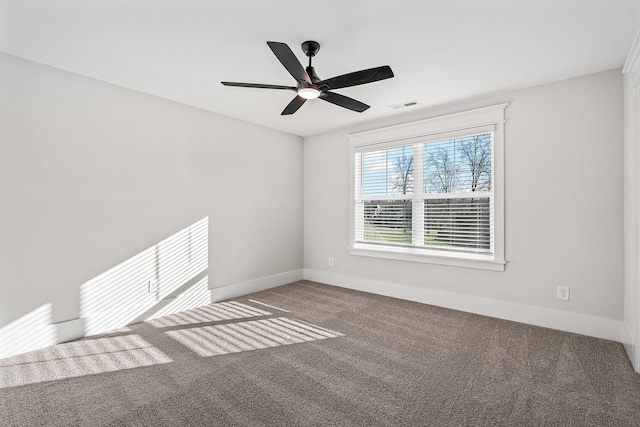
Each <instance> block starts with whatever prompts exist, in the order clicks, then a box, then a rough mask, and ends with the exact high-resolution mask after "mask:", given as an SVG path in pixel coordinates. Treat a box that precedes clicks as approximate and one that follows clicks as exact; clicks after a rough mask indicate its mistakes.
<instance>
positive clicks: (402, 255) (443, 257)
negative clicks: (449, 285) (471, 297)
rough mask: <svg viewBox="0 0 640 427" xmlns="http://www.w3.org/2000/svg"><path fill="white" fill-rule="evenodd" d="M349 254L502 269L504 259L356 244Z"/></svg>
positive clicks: (482, 268)
mask: <svg viewBox="0 0 640 427" xmlns="http://www.w3.org/2000/svg"><path fill="white" fill-rule="evenodd" d="M349 254H350V255H356V256H367V257H373V258H385V259H393V260H398V261H410V262H424V263H429V264H440V265H448V266H452V267H466V268H477V269H481V270H492V271H504V266H505V261H498V260H495V259H494V257H493V256H487V255H479V254H456V255H455V256H451V254H450V253H448V252H438V251H424V250H420V249H411V248H392V247H384V248H383V247H379V246H376V245H366V244H361V243H360V244H356V245H355V246H353V247H350V248H349Z"/></svg>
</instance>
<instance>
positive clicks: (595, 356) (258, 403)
mask: <svg viewBox="0 0 640 427" xmlns="http://www.w3.org/2000/svg"><path fill="white" fill-rule="evenodd" d="M0 425H2V426H153V427H157V426H466V425H469V426H545V425H554V426H555V425H557V426H639V425H640V375H638V374H636V373H634V372H633V370H632V367H631V364H630V363H629V360H628V359H627V357H626V354H625V352H624V349H623V347H622V345H621V344H620V343H615V342H611V341H606V340H601V339H596V338H590V337H585V336H581V335H576V334H570V333H565V332H559V331H555V330H550V329H545V328H539V327H535V326H529V325H525V324H520V323H515V322H509V321H504V320H498V319H494V318H490V317H484V316H478V315H474V314H469V313H464V312H460V311H454V310H448V309H444V308H439V307H434V306H430V305H424V304H418V303H412V302H408V301H402V300H398V299H393V298H387V297H382V296H378V295H373V294H368V293H363V292H357V291H352V290H348V289H343V288H338V287H333V286H328V285H323V284H318V283H313V282H308V281H300V282H296V283H292V284H289V285H285V286H280V287H278V288H274V289H270V290H267V291H263V292H258V293H255V294H251V295H247V296H244V297H241V298H236V299H234V300H233V301H227V302H224V303H215V304H210V305H207V306H204V307H200V308H197V309H193V310H189V311H186V312H183V313H178V314H173V315H170V316H166V317H163V318H159V319H155V320H151V321H148V322H143V323H138V324H135V325H131V326H129V327H126V328H122V329H120V330H117V331H113V332H112V333H109V334H102V335H99V336H93V337H89V338H84V339H82V340H78V341H74V342H70V343H65V344H59V345H57V346H53V347H49V348H46V349H42V350H38V351H34V352H31V353H27V354H23V355H19V356H14V357H10V358H6V359H1V360H0Z"/></svg>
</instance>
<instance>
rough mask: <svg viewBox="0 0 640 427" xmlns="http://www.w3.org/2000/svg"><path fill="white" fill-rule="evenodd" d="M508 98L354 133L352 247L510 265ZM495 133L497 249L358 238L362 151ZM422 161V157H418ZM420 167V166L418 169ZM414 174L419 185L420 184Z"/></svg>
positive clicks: (393, 255)
mask: <svg viewBox="0 0 640 427" xmlns="http://www.w3.org/2000/svg"><path fill="white" fill-rule="evenodd" d="M507 105H508V104H498V105H493V106H489V107H484V108H479V109H474V110H469V111H463V112H460V113H454V114H448V115H444V116H440V117H434V118H429V119H425V120H420V121H416V122H411V123H405V124H401V125H396V126H390V127H385V128H380V129H374V130H370V131H364V132H357V133H351V134H349V135H348V136H349V158H350V167H349V180H350V181H349V184H350V185H349V186H350V192H349V198H350V201H349V228H350V230H349V232H350V236H349V253H350V254H351V255H356V256H367V257H374V258H385V259H393V260H400V261H411V262H423V263H432V264H441V265H448V266H456V267H469V268H478V269H484V270H493V271H504V269H505V264H506V262H505V257H504V124H505V118H504V111H505V109H506V107H507ZM487 132H491V133H492V134H493V150H492V151H493V153H492V154H493V161H492V166H493V167H492V169H493V170H492V172H493V182H492V184H493V214H494V218H493V254H476V253H465V252H452V251H449V250H447V251H439V250H436V249H426V248H415V247H396V246H385V245H380V244H367V243H356V221H359V220H361V219H359V218H357V217H356V208H355V205H356V203H355V201H356V200H355V198H356V188H355V185H356V177H355V171H356V167H355V158H356V153H361V152H364V151H371V150H382V149H388V148H393V147H400V146H403V145H412V144H418V143H426V142H430V141H439V140H445V139H451V138H459V137H462V136H467V135H473V134H478V133H487ZM416 164H417V163H416ZM415 170H416V168H414V173H415ZM416 182H417V181H416V178H415V175H414V185H416V184H415V183H416Z"/></svg>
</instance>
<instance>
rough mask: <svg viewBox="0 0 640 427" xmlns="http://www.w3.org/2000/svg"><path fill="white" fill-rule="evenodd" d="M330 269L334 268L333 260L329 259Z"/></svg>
mask: <svg viewBox="0 0 640 427" xmlns="http://www.w3.org/2000/svg"><path fill="white" fill-rule="evenodd" d="M329 267H333V258H331V257H329Z"/></svg>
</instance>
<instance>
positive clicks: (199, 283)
mask: <svg viewBox="0 0 640 427" xmlns="http://www.w3.org/2000/svg"><path fill="white" fill-rule="evenodd" d="M208 242H209V219H208V217H205V218H203V219H201V220H199V221H197V222H195V223H193V224H191V225H189V226H188V227H186V228H184V229H182V230H180V231H178V232H177V233H175V234H173V235H171V236H170V237H168V238H166V239H164V240H162V241H161V242H158V243H157V244H155V245H153V246H151V247H149V248H147V249H145V250H144V251H142V252H140V253H138V254H137V255H134V256H132V257H131V258H129V259H127V260H126V261H124V262H122V263H120V264H118V265H116V266H115V267H113V268H111V269H109V270H107V271H105V272H104V273H102V274H100V275H98V276H96V277H94V278H93V279H91V280H89V281H87V282H85V283H84V284H82V285H81V286H80V317H82V318H83V319H84V322H85V335H87V336H88V335H95V334H100V333H103V332H107V331H110V330H113V329H117V328H121V327H124V326H126V325H129V324H132V323H137V322H141V321H144V320H148V319H152V318H155V317H158V316H163V315H167V314H170V313H174V312H177V311H181V310H186V309H189V308H193V307H198V306H201V305H204V304H208V303H210V302H211V295H210V292H209V290H208V281H207V269H208Z"/></svg>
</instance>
